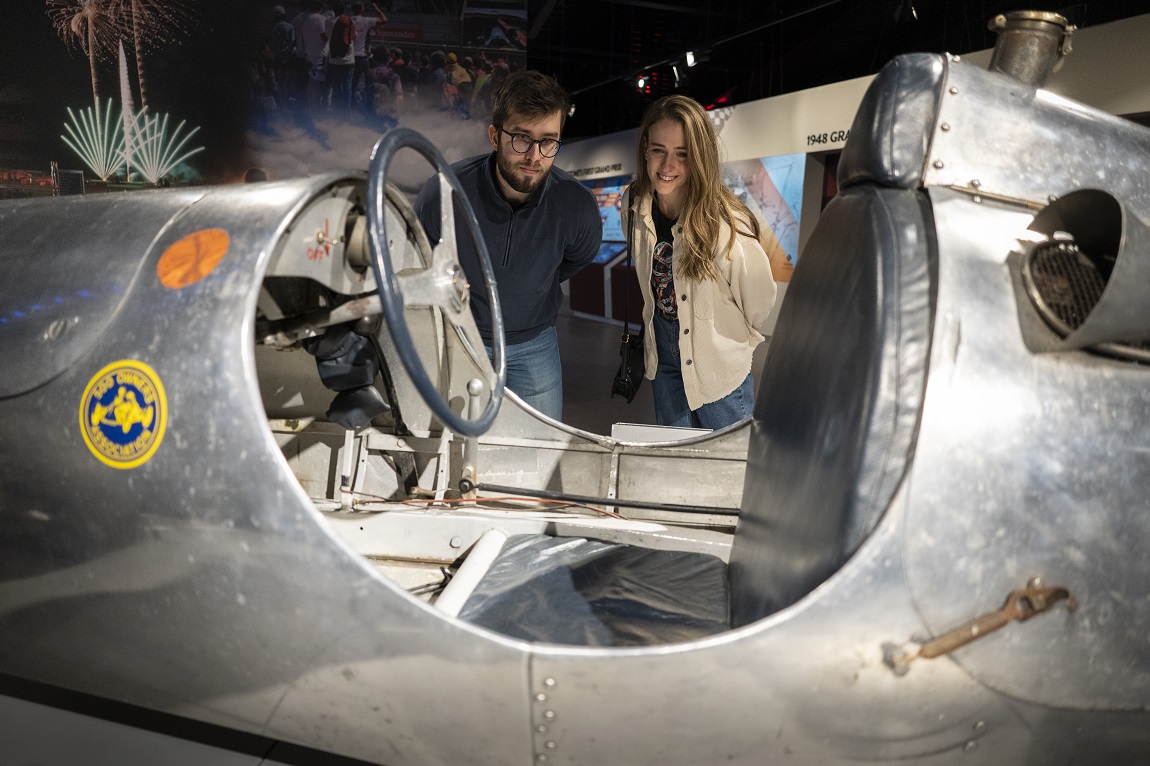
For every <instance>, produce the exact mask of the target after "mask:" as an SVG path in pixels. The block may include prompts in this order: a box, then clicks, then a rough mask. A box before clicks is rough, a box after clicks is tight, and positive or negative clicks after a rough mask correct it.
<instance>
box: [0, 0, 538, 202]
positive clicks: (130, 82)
mask: <svg viewBox="0 0 1150 766" xmlns="http://www.w3.org/2000/svg"><path fill="white" fill-rule="evenodd" d="M12 5H13V7H10V8H6V16H7V19H6V21H5V23H4V24H3V25H0V37H2V39H0V66H2V67H3V71H4V72H5V73H6V75H7V77H6V78H5V79H4V80H2V81H0V197H20V196H32V195H35V194H51V193H54V192H55V191H57V190H58V189H59V188H60V187H59V186H58V184H56V174H57V173H59V174H60V175H63V174H67V173H73V174H76V175H82V177H83V179H84V181H85V184H84V186H83V187H82V188H83V189H84V190H85V191H87V192H89V193H92V192H98V191H104V190H124V189H129V190H130V189H135V188H147V187H155V186H170V185H183V184H219V183H236V182H241V181H245V180H247V181H252V180H262V179H272V180H274V179H277V178H291V177H297V176H302V175H312V174H316V173H321V172H326V171H329V170H336V169H364V168H366V167H367V164H368V161H369V158H370V153H371V150H372V147H373V146H374V145H375V143H376V142H377V141H378V139H379V137H380V136H381V135H382V134H383V133H385V132H387V131H388V130H390V129H392V128H394V127H396V126H398V125H403V126H406V127H410V128H413V129H415V130H418V131H419V132H421V133H423V134H425V135H426V136H427V137H428V138H429V139H430V140H431V141H432V142H433V143H435V144H436V146H438V147H439V148H440V150H441V151H442V152H443V153H444V154H445V156H446V157H447V159H448V160H449V161H455V160H458V159H462V158H464V157H467V156H470V155H473V154H476V153H480V152H482V151H485V150H486V148H487V146H488V143H487V136H486V125H487V118H488V116H489V111H488V110H489V98H490V92H491V89H492V88H493V87H494V86H495V85H496V84H498V82H500V81H501V80H502V79H503V78H505V77H506V76H507V75H508V74H509V73H510V72H511V71H514V70H515V69H518V68H521V67H523V66H524V64H525V56H526V47H527V44H528V41H527V37H526V32H525V30H526V28H527V9H526V0H510V2H502V1H501V0H491V1H490V2H487V3H480V4H472V3H459V2H428V3H421V2H418V1H417V0H388V1H387V2H371V0H361V1H358V2H356V1H354V0H351V1H349V2H340V1H339V0H295V1H294V2H292V1H290V0H289V1H288V2H275V1H274V0H21V2H19V3H15V4H12ZM457 6H458V7H457ZM428 172H429V169H428V168H427V167H426V165H423V166H419V165H416V166H413V167H408V166H405V165H403V164H402V163H397V166H396V177H395V178H393V180H395V181H396V182H397V183H399V184H400V186H401V187H406V188H408V189H413V188H414V187H416V186H418V185H419V184H420V183H422V180H423V178H424V177H425V176H426V175H427V173H428ZM54 184H55V185H54Z"/></svg>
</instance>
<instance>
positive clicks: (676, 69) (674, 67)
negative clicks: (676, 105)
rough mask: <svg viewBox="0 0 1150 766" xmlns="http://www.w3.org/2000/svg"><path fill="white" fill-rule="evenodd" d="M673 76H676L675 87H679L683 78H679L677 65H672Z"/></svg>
mask: <svg viewBox="0 0 1150 766" xmlns="http://www.w3.org/2000/svg"><path fill="white" fill-rule="evenodd" d="M671 74H673V75H675V87H676V88H677V87H679V82H680V80H681V78H680V76H679V66H678V65H677V64H671Z"/></svg>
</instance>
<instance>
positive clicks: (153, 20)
mask: <svg viewBox="0 0 1150 766" xmlns="http://www.w3.org/2000/svg"><path fill="white" fill-rule="evenodd" d="M109 1H110V2H113V3H114V4H115V5H116V7H117V9H118V13H119V14H120V17H121V18H123V19H124V21H125V24H126V27H127V28H128V29H130V30H131V35H132V46H133V48H134V49H135V54H136V82H137V84H138V86H139V88H140V105H141V106H147V105H148V88H147V78H146V77H145V76H144V54H145V52H146V51H149V50H155V49H157V48H163V47H165V46H170V45H175V44H176V43H178V42H179V41H180V39H181V38H182V37H183V36H184V35H185V34H186V33H187V31H188V30H189V28H190V27H191V25H192V23H193V21H194V17H193V16H192V14H191V12H190V11H189V9H188V6H187V5H185V4H184V3H183V2H182V1H181V0H109Z"/></svg>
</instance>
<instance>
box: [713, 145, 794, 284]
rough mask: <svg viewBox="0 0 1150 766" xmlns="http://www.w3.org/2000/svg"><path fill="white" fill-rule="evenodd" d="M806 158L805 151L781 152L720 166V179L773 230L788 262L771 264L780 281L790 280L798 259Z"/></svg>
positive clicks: (762, 223) (765, 225) (761, 223)
mask: <svg viewBox="0 0 1150 766" xmlns="http://www.w3.org/2000/svg"><path fill="white" fill-rule="evenodd" d="M806 161H807V155H806V154H801V153H800V154H784V155H779V156H777V157H762V158H760V159H757V160H739V161H738V162H730V163H727V164H726V165H725V166H724V167H723V182H724V183H726V184H727V186H728V187H729V188H730V189H731V191H733V192H734V193H735V195H736V196H738V198H739V199H741V200H742V201H743V202H744V203H746V205H747V207H749V208H750V209H751V212H752V213H754V214H755V217H756V218H758V219H759V224H760V225H762V226H764V227H766V228H767V229H770V230H771V232H773V233H774V235H775V238H776V239H778V241H779V244H780V245H782V248H783V251H784V252H785V253H786V260H787V263H785V264H783V263H774V262H772V263H771V269H772V271H774V273H775V279H776V280H777V281H780V282H787V281H790V272H791V270H792V269H793V268H794V265H795V263H797V262H798V259H799V220H800V219H801V217H802V212H803V178H804V175H805V173H806Z"/></svg>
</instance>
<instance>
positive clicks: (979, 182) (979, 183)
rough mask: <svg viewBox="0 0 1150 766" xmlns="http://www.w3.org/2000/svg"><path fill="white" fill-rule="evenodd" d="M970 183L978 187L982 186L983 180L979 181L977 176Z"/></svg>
mask: <svg viewBox="0 0 1150 766" xmlns="http://www.w3.org/2000/svg"><path fill="white" fill-rule="evenodd" d="M970 185H971V186H973V187H974V188H975V189H977V188H978V187H980V186H982V181H979V180H978V179H977V178H975V179H974V180H973V181H971V182H970Z"/></svg>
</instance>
